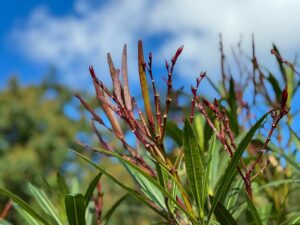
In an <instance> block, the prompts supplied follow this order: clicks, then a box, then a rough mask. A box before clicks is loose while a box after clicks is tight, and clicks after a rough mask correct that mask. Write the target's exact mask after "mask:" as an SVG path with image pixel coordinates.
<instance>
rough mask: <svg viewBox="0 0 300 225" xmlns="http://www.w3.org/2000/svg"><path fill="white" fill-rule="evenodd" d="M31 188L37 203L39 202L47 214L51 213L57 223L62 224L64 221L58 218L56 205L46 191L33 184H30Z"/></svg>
mask: <svg viewBox="0 0 300 225" xmlns="http://www.w3.org/2000/svg"><path fill="white" fill-rule="evenodd" d="M29 190H30V192H31V193H32V195H33V197H34V198H35V200H36V201H37V203H38V204H39V206H40V207H41V208H42V210H43V211H44V212H45V213H46V214H49V215H50V216H51V217H52V218H53V219H54V220H55V222H56V223H57V224H62V222H61V221H60V219H59V218H58V215H57V213H56V211H55V208H54V206H53V205H52V203H51V202H50V200H49V198H48V197H47V196H46V194H45V192H44V191H43V190H40V189H38V188H36V187H35V186H33V185H32V184H29Z"/></svg>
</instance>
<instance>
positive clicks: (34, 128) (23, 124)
mask: <svg viewBox="0 0 300 225" xmlns="http://www.w3.org/2000/svg"><path fill="white" fill-rule="evenodd" d="M76 107H79V104H77V102H76V101H74V99H73V93H72V91H71V90H70V89H68V88H67V87H65V86H62V85H60V84H58V83H57V82H55V80H53V79H52V80H51V79H45V81H44V82H42V84H41V85H35V86H34V85H30V86H26V87H23V86H20V84H19V83H18V80H17V79H16V78H12V79H11V80H10V81H9V82H8V85H7V87H6V88H5V89H4V90H1V91H0V171H1V173H0V186H2V187H3V186H4V187H7V188H8V189H10V190H11V191H13V192H15V193H16V194H18V195H20V196H23V197H26V191H25V189H26V188H25V187H26V186H27V185H26V184H27V182H29V181H30V182H32V183H35V184H39V183H41V180H42V179H40V178H41V177H42V176H46V177H47V178H49V179H50V181H51V179H55V174H56V172H57V171H58V170H63V169H64V167H65V164H64V160H66V157H67V154H68V151H67V149H68V148H70V147H72V146H74V139H75V135H76V132H78V131H79V130H80V131H84V130H86V129H85V127H86V121H84V120H83V119H82V118H83V117H82V116H80V115H78V116H77V117H76V115H74V113H73V111H74V108H76ZM74 112H75V111H74ZM77 114H80V113H79V111H77ZM3 201H4V199H3V197H2V196H1V197H0V205H2V203H3Z"/></svg>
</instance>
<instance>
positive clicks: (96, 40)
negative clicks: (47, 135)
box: [0, 0, 300, 88]
mask: <svg viewBox="0 0 300 225" xmlns="http://www.w3.org/2000/svg"><path fill="white" fill-rule="evenodd" d="M174 2H175V1H171V0H163V1H150V0H145V1H136V0H124V1H116V0H112V1H95V0H63V1H57V0H48V1H41V0H39V1H38V0H24V1H20V0H10V1H2V2H1V3H0V4H1V7H0V15H1V20H0V49H1V51H0V87H2V88H3V87H4V85H5V82H6V81H7V79H9V77H10V76H12V75H14V74H17V75H18V77H19V78H20V79H21V82H22V83H23V84H28V83H38V82H39V81H40V80H41V79H42V77H43V75H45V74H46V73H47V71H48V70H49V68H50V67H51V66H55V67H56V68H57V71H58V79H59V80H60V81H61V82H64V83H66V84H67V85H69V86H71V87H74V88H82V87H88V86H89V85H90V84H91V82H90V79H89V76H88V66H89V65H94V66H95V70H96V72H97V73H98V74H99V75H101V77H102V78H103V77H104V78H108V69H107V65H106V53H107V52H111V53H112V55H113V57H114V58H115V60H116V64H117V65H118V64H119V62H120V58H121V51H122V46H123V44H124V43H127V45H128V57H129V72H130V74H131V75H130V76H131V85H134V84H135V83H136V81H137V65H136V58H137V46H136V45H137V41H138V40H139V39H143V40H144V45H145V52H148V51H150V50H152V51H153V54H154V57H155V61H154V63H155V64H156V65H163V64H164V60H165V59H169V58H170V57H171V55H172V54H173V53H174V52H175V50H176V49H177V48H178V47H179V46H180V45H181V44H183V45H184V46H185V49H184V52H183V54H182V57H181V59H180V61H179V63H178V66H177V73H178V75H177V76H179V77H180V78H181V80H183V81H185V82H186V83H192V82H193V81H194V78H195V77H196V76H197V74H198V73H199V72H200V71H204V70H207V71H208V75H209V76H210V77H212V79H215V80H217V79H218V74H219V53H218V34H219V33H220V32H221V33H222V35H223V39H224V45H225V49H226V51H227V53H228V54H230V46H233V45H236V43H237V42H238V41H239V40H240V38H241V36H242V40H243V42H242V45H243V48H244V49H245V50H246V51H247V50H249V49H250V46H251V42H250V40H251V34H252V33H254V34H255V40H256V46H257V55H258V58H259V60H260V62H261V63H263V64H264V65H267V66H271V67H273V65H274V64H273V63H274V57H273V56H272V55H270V49H271V44H272V42H275V43H276V44H277V46H279V48H280V49H281V52H282V54H283V55H284V56H285V57H286V58H287V59H290V60H292V59H293V57H294V55H295V54H297V53H299V50H300V41H299V40H300V30H299V29H298V28H299V25H298V21H300V13H299V10H300V2H299V1H298V0H285V1H282V0H265V1H260V0H252V1H245V0H242V1H237V0H227V1H224V0H212V1H202V0H198V1H196V0H178V1H176V4H175V3H174ZM156 69H157V71H158V72H157V73H158V74H157V76H158V77H160V76H162V75H163V71H162V70H161V67H157V68H156ZM274 70H275V69H274Z"/></svg>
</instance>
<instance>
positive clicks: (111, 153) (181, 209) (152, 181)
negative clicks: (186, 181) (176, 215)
mask: <svg viewBox="0 0 300 225" xmlns="http://www.w3.org/2000/svg"><path fill="white" fill-rule="evenodd" d="M94 150H95V151H97V152H100V153H103V154H106V155H110V156H113V157H115V158H117V159H119V160H120V161H121V162H122V163H124V164H125V165H127V166H129V167H131V168H132V169H134V170H136V171H137V172H139V173H140V174H141V175H142V176H144V177H145V178H146V179H147V180H148V181H149V182H151V183H152V184H153V185H154V186H155V187H156V188H157V189H158V190H159V191H160V192H161V193H162V194H163V195H164V196H166V197H167V198H168V199H169V200H170V201H172V202H173V203H174V204H175V205H176V207H177V208H178V209H179V210H180V211H181V212H183V213H184V214H186V215H187V216H188V217H189V218H190V219H191V221H193V222H195V218H194V217H193V216H192V215H191V214H190V213H189V212H188V211H186V209H184V208H183V207H182V206H181V205H180V204H179V203H178V202H177V200H176V199H174V198H173V197H172V195H171V194H170V193H169V191H168V190H166V189H165V188H164V187H162V186H161V185H160V184H159V183H158V182H157V180H156V179H154V178H153V177H152V176H150V175H149V174H148V173H147V172H145V171H144V170H143V169H141V168H140V167H138V166H137V165H135V164H134V163H132V162H131V161H129V160H127V159H124V158H123V157H122V156H120V155H118V154H117V153H115V152H112V151H109V150H105V149H102V148H96V149H94ZM73 152H74V153H75V154H77V155H79V156H81V158H83V159H85V160H86V161H87V162H89V163H90V164H91V165H93V166H94V167H95V166H96V167H95V168H97V169H99V170H100V171H101V172H102V173H103V174H105V175H106V176H107V175H108V173H107V172H106V171H105V170H104V169H103V168H101V167H100V166H97V165H95V164H94V163H93V162H91V161H90V160H89V159H87V158H86V157H84V156H82V155H81V154H79V153H78V152H76V151H73ZM110 178H111V179H112V178H113V181H114V182H115V183H116V181H117V179H115V178H114V177H113V176H111V177H110ZM118 183H120V182H119V181H118ZM176 184H177V183H176ZM123 187H125V186H124V185H123ZM148 204H149V203H148ZM152 208H153V207H152Z"/></svg>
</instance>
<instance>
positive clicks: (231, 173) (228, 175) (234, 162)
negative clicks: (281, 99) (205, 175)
mask: <svg viewBox="0 0 300 225" xmlns="http://www.w3.org/2000/svg"><path fill="white" fill-rule="evenodd" d="M269 113H270V112H267V113H266V114H264V115H263V116H262V117H261V118H260V119H259V120H258V121H257V122H256V123H255V124H254V126H253V127H252V128H251V129H250V131H249V132H248V133H247V134H246V136H245V137H244V138H243V140H242V141H241V143H240V144H239V146H238V148H237V150H236V152H235V153H234V155H233V157H232V159H231V160H230V162H229V164H228V166H227V168H226V170H225V173H224V174H223V176H222V177H221V180H220V182H219V185H218V188H217V191H216V195H215V196H214V199H213V202H212V206H211V209H210V211H209V215H208V221H209V219H210V217H211V215H212V213H213V212H214V210H215V207H216V206H217V203H218V202H219V201H222V200H223V199H224V197H225V196H226V194H227V193H228V190H229V188H230V186H231V184H232V182H233V181H234V179H235V177H236V174H237V170H236V168H237V166H238V164H239V162H240V159H241V157H242V155H243V153H244V151H245V150H246V148H247V146H248V144H249V142H250V141H251V139H252V137H253V136H254V134H255V132H256V131H257V129H258V128H259V127H260V126H261V125H262V123H263V121H264V120H265V118H266V117H267V116H268V115H269Z"/></svg>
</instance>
